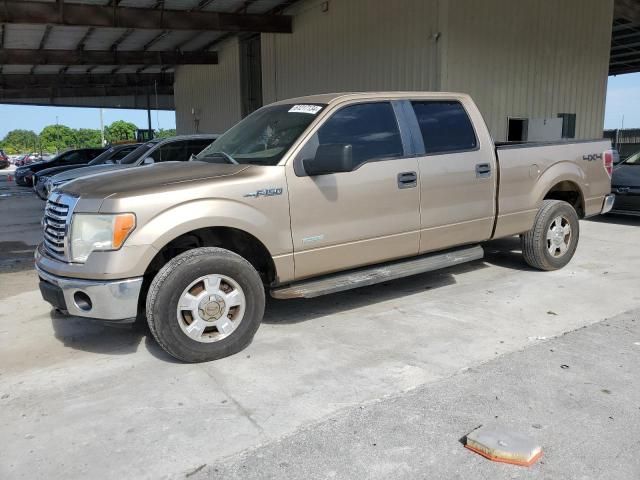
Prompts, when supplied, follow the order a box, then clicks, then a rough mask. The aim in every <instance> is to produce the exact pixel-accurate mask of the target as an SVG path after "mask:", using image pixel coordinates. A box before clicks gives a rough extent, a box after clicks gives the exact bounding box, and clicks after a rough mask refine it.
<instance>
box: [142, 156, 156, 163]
mask: <svg viewBox="0 0 640 480" xmlns="http://www.w3.org/2000/svg"><path fill="white" fill-rule="evenodd" d="M154 163H156V161H155V160H154V158H153V157H147V158H145V159H144V160H143V161H142V164H143V165H153V164H154Z"/></svg>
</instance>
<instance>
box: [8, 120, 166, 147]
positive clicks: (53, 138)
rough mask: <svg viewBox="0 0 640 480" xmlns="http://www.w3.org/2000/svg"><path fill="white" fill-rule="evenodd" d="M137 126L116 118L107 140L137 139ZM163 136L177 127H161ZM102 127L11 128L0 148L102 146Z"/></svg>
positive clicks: (106, 134) (107, 133)
mask: <svg viewBox="0 0 640 480" xmlns="http://www.w3.org/2000/svg"><path fill="white" fill-rule="evenodd" d="M137 129H138V127H137V126H136V125H135V124H133V123H130V122H125V121H123V120H116V121H115V122H113V123H112V124H111V125H109V126H107V127H106V128H105V139H106V141H107V143H113V142H119V141H122V140H135V139H136V130H137ZM159 133H161V134H162V135H163V136H171V135H175V130H160V131H159ZM101 142H102V136H101V135H100V130H98V129H92V128H80V129H73V128H69V127H67V126H65V125H48V126H46V127H44V128H43V129H42V131H41V132H40V134H39V135H38V134H36V133H35V132H33V131H31V130H11V131H10V132H9V133H7V134H6V135H5V137H4V138H3V139H2V141H0V148H1V149H2V150H4V151H5V153H7V154H16V153H30V152H46V153H55V152H61V151H63V150H67V149H69V148H91V147H100V146H101Z"/></svg>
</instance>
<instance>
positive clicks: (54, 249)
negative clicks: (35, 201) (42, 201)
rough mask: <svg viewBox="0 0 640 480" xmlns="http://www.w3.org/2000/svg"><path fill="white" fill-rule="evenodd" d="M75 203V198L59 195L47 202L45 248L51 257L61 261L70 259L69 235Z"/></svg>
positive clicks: (44, 221)
mask: <svg viewBox="0 0 640 480" xmlns="http://www.w3.org/2000/svg"><path fill="white" fill-rule="evenodd" d="M75 202H76V199H75V198H73V197H69V196H68V195H64V194H59V195H55V198H53V199H49V200H47V206H46V207H45V209H44V218H43V220H42V224H43V227H44V247H45V249H46V250H47V252H48V253H49V254H50V255H52V256H53V257H56V258H58V259H60V260H67V259H68V251H67V250H68V249H67V234H68V232H69V224H70V220H71V214H72V210H73V207H74V205H75Z"/></svg>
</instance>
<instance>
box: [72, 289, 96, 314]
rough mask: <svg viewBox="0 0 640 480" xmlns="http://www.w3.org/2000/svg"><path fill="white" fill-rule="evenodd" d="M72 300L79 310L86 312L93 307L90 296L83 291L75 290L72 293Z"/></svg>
mask: <svg viewBox="0 0 640 480" xmlns="http://www.w3.org/2000/svg"><path fill="white" fill-rule="evenodd" d="M73 301H74V303H75V304H76V307H78V308H79V309H80V310H82V311H84V312H88V311H89V310H91V308H93V304H92V303H91V298H89V295H87V294H86V293H84V292H76V293H74V294H73Z"/></svg>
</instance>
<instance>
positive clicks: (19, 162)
mask: <svg viewBox="0 0 640 480" xmlns="http://www.w3.org/2000/svg"><path fill="white" fill-rule="evenodd" d="M28 158H29V155H19V156H18V158H16V161H15V166H16V167H22V166H23V165H25V162H26V160H27V159H28Z"/></svg>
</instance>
